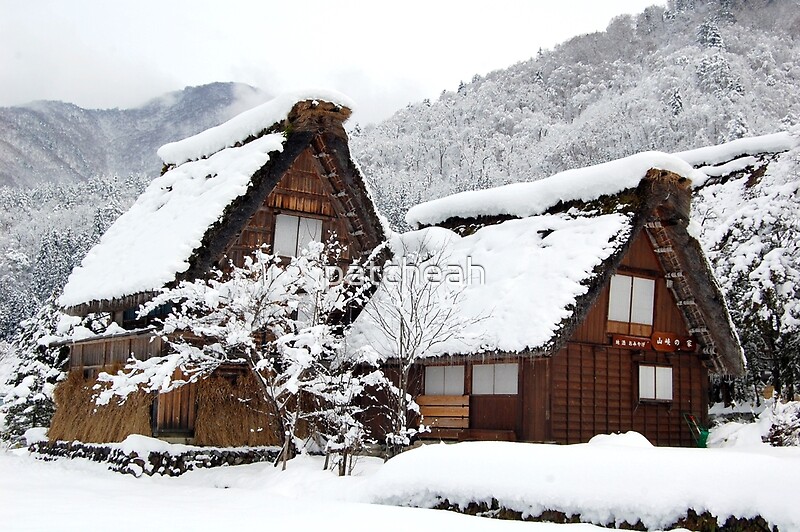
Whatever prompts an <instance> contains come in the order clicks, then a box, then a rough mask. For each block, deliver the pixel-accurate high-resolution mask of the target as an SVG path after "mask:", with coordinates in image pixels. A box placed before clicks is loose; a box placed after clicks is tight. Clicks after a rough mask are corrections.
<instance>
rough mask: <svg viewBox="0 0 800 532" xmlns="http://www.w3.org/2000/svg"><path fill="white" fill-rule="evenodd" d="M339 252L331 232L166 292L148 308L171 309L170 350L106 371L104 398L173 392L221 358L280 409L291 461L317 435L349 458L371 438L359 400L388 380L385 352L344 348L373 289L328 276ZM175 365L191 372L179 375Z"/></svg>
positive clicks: (278, 421)
mask: <svg viewBox="0 0 800 532" xmlns="http://www.w3.org/2000/svg"><path fill="white" fill-rule="evenodd" d="M339 256H340V250H339V248H338V245H337V244H335V243H334V242H333V240H332V241H331V242H330V243H329V244H328V245H327V246H326V245H323V244H320V243H311V244H309V246H308V248H307V249H305V250H303V252H302V254H301V255H300V256H299V257H296V258H292V259H291V260H288V261H287V259H286V258H280V257H277V256H274V255H270V254H268V253H266V252H265V251H263V250H259V251H256V252H255V254H254V255H253V256H252V257H248V258H246V259H245V264H244V265H243V266H242V267H237V266H235V265H230V266H229V268H228V269H226V270H225V271H220V270H215V271H212V272H211V273H210V274H209V276H207V277H206V278H204V279H198V280H194V281H184V282H182V283H180V284H179V285H178V286H176V287H174V288H170V289H165V290H163V291H162V293H160V294H159V295H157V296H156V297H155V298H153V299H152V300H151V301H149V302H148V303H147V304H145V305H143V307H142V308H141V309H140V315H144V314H147V313H148V312H150V311H152V310H154V309H156V308H160V307H163V306H164V305H169V306H170V307H171V309H172V310H171V312H170V313H169V314H168V315H167V316H166V317H165V318H164V319H163V322H162V327H161V331H160V334H163V337H164V340H165V341H166V342H167V344H168V345H169V346H170V351H171V352H170V353H169V354H167V355H165V356H161V357H155V358H151V359H148V360H146V361H138V360H131V361H130V362H129V363H128V364H127V365H126V367H125V368H123V369H122V370H120V371H119V372H118V373H117V374H115V375H110V374H108V373H101V374H100V375H99V377H98V380H99V381H100V385H99V388H98V393H97V397H96V401H97V403H98V404H107V403H108V402H109V401H111V400H112V399H114V398H116V399H117V400H120V401H124V400H125V397H126V396H127V395H128V394H130V393H133V392H135V391H137V390H145V391H157V392H167V391H170V390H173V389H175V388H178V387H180V386H183V385H185V384H187V383H190V382H194V381H196V380H198V379H201V378H204V377H207V376H208V375H210V374H211V373H212V372H213V371H214V370H215V369H217V368H218V367H220V366H221V365H222V364H239V365H244V366H246V367H248V368H249V369H250V370H251V371H252V372H253V373H254V375H256V377H257V380H258V383H259V386H260V389H261V392H262V394H263V398H264V400H265V401H266V402H267V404H269V405H270V406H271V407H272V410H273V412H274V415H273V419H272V422H273V428H274V429H275V432H276V433H277V434H278V435H279V436H280V437H281V438H282V440H283V451H282V457H283V463H284V467H285V464H286V460H288V458H289V457H290V456H291V455H292V454H293V453H294V452H296V451H298V450H302V449H303V448H304V447H305V446H306V444H307V442H309V441H312V442H314V443H315V444H316V445H317V447H318V448H319V449H320V450H323V451H325V452H335V453H340V454H342V455H344V458H343V461H344V460H345V459H346V455H347V454H348V453H351V452H352V451H353V450H355V449H357V448H358V446H359V445H360V444H361V442H362V441H363V438H364V430H363V426H362V424H361V422H360V420H359V419H358V413H359V411H360V409H359V408H358V407H357V406H356V405H357V404H358V399H359V398H360V397H362V396H363V395H364V394H365V393H367V392H368V390H371V389H374V388H375V387H376V386H377V387H380V386H382V385H383V384H384V382H385V378H384V377H383V373H382V372H381V371H380V370H379V369H378V366H377V360H375V359H374V358H370V357H368V356H367V354H365V353H347V352H346V351H345V349H344V342H343V340H342V339H343V335H344V334H345V332H346V331H345V326H344V325H343V323H342V318H343V317H345V316H346V315H347V313H348V312H349V310H350V309H351V307H353V306H359V305H361V304H363V301H364V298H365V297H366V293H367V292H368V291H369V289H370V287H369V285H368V284H366V283H364V281H365V279H359V282H358V283H353V282H330V279H329V278H328V273H329V270H327V269H326V267H327V266H328V265H335V264H338V260H339ZM351 280H352V279H351ZM338 281H341V280H338ZM177 370H180V373H181V374H182V375H183V376H184V377H183V378H181V379H177V380H176V379H174V378H173V377H174V375H175V374H176V371H177ZM301 422H302V423H301ZM301 425H302V426H303V427H304V428H303V429H301Z"/></svg>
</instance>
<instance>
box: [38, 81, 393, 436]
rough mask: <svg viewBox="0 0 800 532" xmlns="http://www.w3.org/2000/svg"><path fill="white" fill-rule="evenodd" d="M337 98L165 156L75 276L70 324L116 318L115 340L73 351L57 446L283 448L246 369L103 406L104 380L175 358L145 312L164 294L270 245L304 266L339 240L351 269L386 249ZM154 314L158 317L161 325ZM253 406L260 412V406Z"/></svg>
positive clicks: (274, 106) (308, 102) (271, 110)
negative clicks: (308, 248) (311, 254)
mask: <svg viewBox="0 0 800 532" xmlns="http://www.w3.org/2000/svg"><path fill="white" fill-rule="evenodd" d="M350 112H351V111H350V104H348V100H347V99H346V98H345V97H344V96H342V95H339V94H325V93H323V94H319V93H313V94H300V95H294V96H289V97H282V98H278V99H275V100H272V101H270V102H267V103H265V104H263V105H261V106H259V107H256V108H254V109H251V110H250V111H247V112H245V113H243V114H241V115H239V116H237V117H235V118H233V119H232V120H230V121H229V122H226V123H224V124H222V125H220V126H217V127H215V128H212V129H210V130H207V131H205V132H202V133H200V134H198V135H196V136H194V137H190V138H188V139H185V140H183V141H180V142H176V143H173V144H168V145H166V146H164V147H162V148H161V149H160V150H159V156H161V158H162V159H163V161H164V171H163V173H162V175H161V176H160V177H158V178H156V179H155V180H153V182H152V183H151V184H150V186H149V187H148V188H147V189H146V191H145V192H144V193H143V194H142V195H141V196H140V197H139V199H138V200H137V201H136V203H135V204H134V205H133V206H132V207H131V209H130V210H129V211H128V212H126V213H125V214H123V215H122V216H121V217H120V218H119V219H118V220H117V221H116V222H115V223H114V224H113V225H112V226H111V227H110V228H109V230H108V231H107V233H106V234H105V235H104V236H103V237H102V239H101V241H100V243H99V244H97V245H96V246H95V247H94V248H93V249H92V250H91V251H90V253H89V254H88V255H87V257H86V258H85V259H84V260H83V262H82V264H81V266H80V267H78V268H76V269H75V271H74V272H73V273H72V275H71V276H70V278H69V281H68V284H67V286H66V288H65V290H64V293H63V295H62V297H61V298H60V304H61V305H62V306H63V307H64V308H65V309H66V310H67V311H68V312H69V313H71V314H74V315H78V316H85V315H87V314H89V313H96V312H108V313H110V314H111V316H112V317H113V321H114V322H115V325H114V326H113V327H112V328H110V329H109V331H108V332H107V333H105V334H104V335H100V336H94V337H90V338H87V339H85V340H81V341H75V342H70V343H68V344H66V347H67V348H68V349H69V350H70V373H69V378H68V379H67V380H66V381H65V382H64V383H62V384H60V385H59V387H58V389H57V390H56V403H57V410H56V415H55V418H54V420H53V423H52V427H51V430H50V434H49V436H50V438H51V439H53V440H56V439H59V440H80V441H84V442H109V441H121V440H122V439H124V438H125V437H126V436H128V435H129V434H132V433H138V434H144V435H147V436H156V437H162V438H178V439H180V440H181V441H189V442H193V443H196V444H198V445H218V446H229V445H265V444H272V443H276V442H277V440H276V439H275V437H274V435H273V434H272V432H271V431H270V430H268V429H269V421H268V420H267V419H266V416H265V415H263V414H259V413H258V412H259V411H260V412H262V413H263V412H265V411H266V410H267V409H266V408H262V407H264V405H259V404H256V403H251V404H249V405H243V402H247V401H248V400H251V398H252V397H255V396H257V395H258V394H257V393H255V391H256V383H255V379H254V377H253V376H252V374H250V372H249V370H245V369H243V368H236V367H233V368H221V369H220V370H218V371H217V372H216V373H215V374H214V375H212V377H211V378H207V379H203V380H201V381H199V382H197V383H194V384H190V385H186V386H182V387H180V388H178V389H176V390H175V391H172V392H169V393H166V394H145V393H143V392H140V393H138V394H134V395H133V396H130V397H129V399H128V400H127V401H126V402H125V403H124V404H123V405H117V404H114V402H113V401H112V404H110V405H109V406H105V407H96V406H95V405H94V404H93V402H92V399H91V396H92V385H93V384H94V382H95V378H96V376H97V374H98V372H99V371H101V370H104V371H112V370H114V369H116V368H119V367H121V366H122V365H124V364H125V362H126V361H127V360H128V358H129V356H130V355H131V354H133V355H134V356H135V357H136V358H138V359H140V360H146V359H147V358H149V357H152V356H157V355H162V354H164V353H165V350H166V345H165V344H164V343H162V340H161V338H160V337H159V336H158V335H154V334H153V330H152V328H151V327H148V325H150V322H151V321H152V318H153V317H155V316H149V317H148V318H146V319H138V318H137V309H138V307H139V305H140V304H141V303H143V302H145V301H147V300H148V299H150V298H151V297H152V296H153V295H154V294H155V293H156V292H157V291H158V290H160V289H161V288H162V287H165V286H171V285H174V284H176V283H178V282H179V281H181V280H184V279H195V278H198V277H202V276H203V275H205V274H206V273H207V272H208V271H209V270H210V269H211V268H212V267H214V266H220V267H224V266H225V265H226V264H228V261H229V260H233V261H234V263H238V264H241V263H242V260H243V257H244V256H245V255H247V254H250V253H251V252H252V251H253V250H255V249H257V248H258V247H260V246H261V245H262V244H269V245H270V246H271V248H272V250H273V252H274V253H275V254H278V255H281V256H293V255H295V254H297V253H298V250H299V249H302V248H303V247H304V245H305V244H307V243H308V242H310V241H312V240H313V241H326V240H327V238H328V237H329V236H330V235H332V234H335V235H336V236H337V238H339V240H340V241H342V243H343V244H344V245H345V246H346V251H345V254H344V257H343V258H342V260H343V261H346V262H348V263H349V261H350V260H351V259H356V258H359V257H361V256H363V255H366V254H368V253H369V252H370V251H372V249H373V248H374V247H375V246H377V245H378V244H379V243H380V242H382V241H384V240H385V235H384V228H383V226H382V225H381V222H380V219H379V217H378V215H377V213H376V211H375V209H374V207H373V204H372V200H371V198H370V194H369V192H368V190H367V189H366V187H365V183H364V180H363V178H362V175H361V174H360V171H359V170H358V168H357V167H356V166H355V164H354V163H353V161H352V160H351V157H350V150H349V148H348V143H347V135H346V133H345V130H344V128H343V125H342V124H343V122H344V121H345V120H346V119H347V118H348V116H349V115H350ZM155 314H157V313H155ZM252 401H256V400H255V399H252Z"/></svg>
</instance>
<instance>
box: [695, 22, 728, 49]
mask: <svg viewBox="0 0 800 532" xmlns="http://www.w3.org/2000/svg"><path fill="white" fill-rule="evenodd" d="M697 43H698V44H700V45H701V46H705V47H706V48H719V49H721V50H724V49H725V43H724V42H723V41H722V34H721V33H720V31H719V27H718V26H717V24H716V22H715V21H714V20H712V19H706V20H704V21H703V23H702V24H700V27H699V28H697Z"/></svg>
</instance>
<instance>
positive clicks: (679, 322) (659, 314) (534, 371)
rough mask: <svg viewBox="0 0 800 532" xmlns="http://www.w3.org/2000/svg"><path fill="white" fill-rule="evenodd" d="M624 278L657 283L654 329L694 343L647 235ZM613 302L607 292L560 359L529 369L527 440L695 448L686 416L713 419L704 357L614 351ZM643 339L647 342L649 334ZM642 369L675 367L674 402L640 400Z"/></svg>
mask: <svg viewBox="0 0 800 532" xmlns="http://www.w3.org/2000/svg"><path fill="white" fill-rule="evenodd" d="M618 272H619V273H623V274H630V275H640V276H646V277H651V278H655V280H656V293H655V304H654V319H653V327H652V329H653V330H654V331H659V332H671V333H674V334H677V335H679V336H688V331H687V330H686V324H685V321H684V319H683V316H682V314H681V311H680V309H679V307H678V306H677V305H676V303H675V300H674V298H673V295H672V292H671V291H670V290H669V288H668V287H667V282H668V280H667V279H665V277H664V271H663V269H662V268H661V266H660V264H659V261H658V258H657V256H656V254H655V253H654V251H653V247H652V245H651V243H650V241H649V238H648V235H647V234H646V232H645V231H644V230H643V231H642V232H641V233H640V234H639V235H637V236H636V237H635V239H634V241H633V242H632V244H631V246H630V248H629V251H628V252H627V254H626V255H625V257H624V258H623V260H622V262H621V264H620V267H619V268H618ZM608 298H609V287H608V286H606V287H604V288H603V290H602V292H601V294H600V296H599V297H598V299H597V300H596V302H595V303H594V305H593V307H592V308H591V310H590V311H589V312H588V314H587V316H586V319H585V321H584V322H583V323H582V324H581V325H580V326H579V327H578V329H577V330H576V331H575V333H574V334H573V336H572V337H571V339H570V340H569V342H568V343H567V345H566V346H565V347H564V348H562V349H561V350H560V351H559V352H558V353H557V354H556V355H554V356H553V357H552V358H549V359H532V360H527V361H525V363H524V364H523V368H522V372H523V375H524V377H523V378H524V380H525V383H526V384H525V385H524V387H523V388H524V395H523V397H522V398H521V400H522V411H523V416H522V417H523V429H522V434H521V437H522V438H523V439H525V440H533V441H557V442H561V443H578V442H584V441H587V440H588V439H590V438H591V437H592V436H594V435H595V434H602V433H610V432H616V431H627V430H636V431H637V432H640V433H642V434H644V435H645V436H646V437H647V438H648V439H649V440H650V441H651V442H653V443H654V444H657V445H672V446H676V445H681V446H691V445H693V444H694V441H693V439H692V436H691V433H690V432H689V430H688V428H687V426H686V423H685V420H684V419H683V414H684V413H691V414H694V415H696V416H698V417H699V418H701V419H702V418H704V417H705V415H706V413H707V386H708V370H707V368H706V367H705V366H704V365H703V363H702V362H701V360H700V356H699V354H698V353H688V352H687V353H681V352H675V353H663V352H657V351H654V350H652V349H635V348H630V349H624V348H618V347H614V346H612V345H611V333H610V332H609V330H608V327H609V322H608V320H607V315H608ZM640 334H641V335H644V331H642V333H640ZM646 336H649V332H648V334H646ZM640 364H654V365H661V366H669V367H671V368H672V372H673V400H672V401H669V402H662V403H657V402H648V401H641V400H639V398H638V397H639V394H638V368H639V365H640ZM548 390H549V393H548Z"/></svg>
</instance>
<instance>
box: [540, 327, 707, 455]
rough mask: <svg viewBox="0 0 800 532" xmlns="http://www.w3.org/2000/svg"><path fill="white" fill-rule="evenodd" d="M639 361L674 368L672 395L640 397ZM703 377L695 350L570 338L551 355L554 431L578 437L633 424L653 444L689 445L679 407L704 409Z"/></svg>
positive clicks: (564, 437) (562, 438) (561, 438)
mask: <svg viewBox="0 0 800 532" xmlns="http://www.w3.org/2000/svg"><path fill="white" fill-rule="evenodd" d="M641 363H649V364H659V365H664V366H669V367H671V368H672V371H673V400H672V401H670V402H662V403H658V402H653V401H640V400H639V399H638V395H639V390H638V367H639V364H641ZM707 378H708V377H707V369H706V368H705V367H704V366H703V364H702V363H701V361H700V359H699V358H698V357H697V356H696V355H693V354H689V353H681V354H673V353H668V354H665V353H658V352H656V351H632V350H627V349H614V348H611V347H601V346H594V345H589V344H577V343H571V344H569V345H568V346H567V347H565V348H564V349H562V350H561V351H560V352H559V353H558V354H557V355H556V356H555V357H553V359H552V384H551V385H552V390H553V393H552V399H551V400H552V410H551V419H550V422H551V431H552V437H553V439H554V440H555V441H558V442H561V443H579V442H585V441H588V440H589V439H590V438H591V437H592V436H594V435H595V434H603V433H610V432H618V431H628V430H635V431H637V432H641V433H642V434H644V435H645V436H646V437H647V438H648V439H649V440H650V441H651V442H652V443H654V444H656V445H670V446H678V445H681V446H691V445H693V440H692V436H691V434H690V433H689V430H688V428H687V427H686V425H685V422H684V420H683V413H684V412H692V413H694V414H697V415H700V416H703V415H704V414H705V411H706V408H707V404H706V401H707V398H706V385H705V382H706V381H707Z"/></svg>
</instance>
